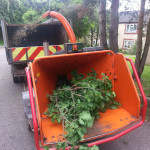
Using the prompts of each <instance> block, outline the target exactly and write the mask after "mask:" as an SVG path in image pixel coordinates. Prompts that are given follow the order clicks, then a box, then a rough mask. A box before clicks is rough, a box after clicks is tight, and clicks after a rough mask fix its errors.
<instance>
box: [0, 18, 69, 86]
mask: <svg viewBox="0 0 150 150" xmlns="http://www.w3.org/2000/svg"><path fill="white" fill-rule="evenodd" d="M1 27H2V33H3V39H4V46H5V50H6V58H7V61H8V64H9V65H10V66H11V73H12V78H13V81H14V83H17V82H22V81H24V79H25V78H24V77H25V67H26V66H27V63H28V62H32V61H33V60H34V59H35V58H38V57H41V56H46V55H51V54H53V53H55V52H56V51H60V50H62V49H64V46H63V44H64V43H67V42H68V36H67V33H66V30H65V29H64V27H63V25H62V24H61V23H60V22H59V21H58V20H56V19H55V20H54V19H51V20H49V22H46V23H40V24H31V25H30V24H8V23H7V22H6V21H4V20H2V21H1ZM43 42H48V44H49V45H48V51H44V46H43Z"/></svg>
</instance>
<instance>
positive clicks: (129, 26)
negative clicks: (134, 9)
mask: <svg viewBox="0 0 150 150" xmlns="http://www.w3.org/2000/svg"><path fill="white" fill-rule="evenodd" d="M125 33H137V24H126V31H125Z"/></svg>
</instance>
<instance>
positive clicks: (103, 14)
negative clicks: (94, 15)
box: [99, 0, 108, 49]
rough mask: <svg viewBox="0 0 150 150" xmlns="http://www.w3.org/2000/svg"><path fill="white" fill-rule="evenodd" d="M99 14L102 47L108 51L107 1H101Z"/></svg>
mask: <svg viewBox="0 0 150 150" xmlns="http://www.w3.org/2000/svg"><path fill="white" fill-rule="evenodd" d="M99 12H100V14H99V20H100V23H99V29H100V45H101V46H103V47H104V49H108V46H107V40H106V0H100V11H99Z"/></svg>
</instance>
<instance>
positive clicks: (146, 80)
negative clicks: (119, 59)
mask: <svg viewBox="0 0 150 150" xmlns="http://www.w3.org/2000/svg"><path fill="white" fill-rule="evenodd" d="M125 56H126V57H128V58H130V59H132V60H133V61H135V56H134V55H125ZM128 66H129V69H130V71H131V73H132V68H131V65H130V63H129V62H128ZM141 83H142V86H143V89H144V92H145V95H146V96H147V97H150V65H145V67H144V71H143V73H142V76H141ZM135 84H136V87H137V89H138V86H137V83H135ZM138 92H139V89H138ZM139 93H140V92H139Z"/></svg>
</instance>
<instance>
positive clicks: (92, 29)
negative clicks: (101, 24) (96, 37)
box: [91, 29, 94, 47]
mask: <svg viewBox="0 0 150 150" xmlns="http://www.w3.org/2000/svg"><path fill="white" fill-rule="evenodd" d="M93 32H94V31H93V29H91V47H93Z"/></svg>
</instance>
